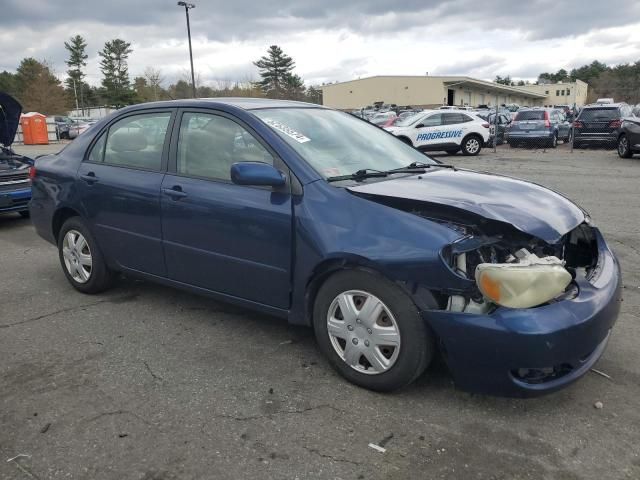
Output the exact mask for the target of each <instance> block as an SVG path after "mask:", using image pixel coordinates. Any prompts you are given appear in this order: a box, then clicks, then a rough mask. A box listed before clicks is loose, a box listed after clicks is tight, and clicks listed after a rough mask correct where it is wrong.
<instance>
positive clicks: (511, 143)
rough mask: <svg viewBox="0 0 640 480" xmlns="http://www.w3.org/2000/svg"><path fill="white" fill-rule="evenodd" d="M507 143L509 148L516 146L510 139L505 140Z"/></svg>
mask: <svg viewBox="0 0 640 480" xmlns="http://www.w3.org/2000/svg"><path fill="white" fill-rule="evenodd" d="M507 143H508V144H509V147H510V148H516V143H515V142H511V141H509V142H507Z"/></svg>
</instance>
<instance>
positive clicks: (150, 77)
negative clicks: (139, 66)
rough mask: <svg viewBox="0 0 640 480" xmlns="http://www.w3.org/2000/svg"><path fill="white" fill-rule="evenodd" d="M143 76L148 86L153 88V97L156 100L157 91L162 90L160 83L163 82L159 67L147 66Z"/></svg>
mask: <svg viewBox="0 0 640 480" xmlns="http://www.w3.org/2000/svg"><path fill="white" fill-rule="evenodd" d="M144 78H145V80H146V81H147V85H148V86H149V88H151V90H153V99H154V100H156V101H157V100H158V92H161V91H162V84H163V83H164V77H163V76H162V71H161V70H160V69H159V68H153V67H147V68H146V69H145V71H144Z"/></svg>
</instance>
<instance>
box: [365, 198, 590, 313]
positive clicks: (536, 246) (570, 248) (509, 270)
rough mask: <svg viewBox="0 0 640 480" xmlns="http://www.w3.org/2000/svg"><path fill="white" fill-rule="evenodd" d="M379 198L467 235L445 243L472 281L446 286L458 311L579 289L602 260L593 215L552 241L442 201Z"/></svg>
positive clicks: (543, 299) (523, 304)
mask: <svg viewBox="0 0 640 480" xmlns="http://www.w3.org/2000/svg"><path fill="white" fill-rule="evenodd" d="M369 198H370V199H372V200H374V201H378V202H380V203H384V204H387V205H388V206H392V207H394V208H399V209H402V210H404V211H407V212H408V213H412V214H414V215H417V216H420V217H422V218H425V219H428V220H431V221H433V222H436V223H439V224H441V225H444V226H446V227H448V228H451V229H453V230H455V231H456V232H458V233H460V234H461V235H463V237H462V238H461V239H460V240H458V241H457V242H455V243H453V244H451V245H449V246H448V247H446V248H445V249H444V250H443V252H442V256H443V260H444V261H445V262H447V264H448V265H449V267H450V268H451V269H452V270H453V271H454V272H455V274H456V275H458V276H460V277H463V278H465V279H467V280H470V281H472V282H473V283H470V285H473V286H472V287H471V288H469V290H468V291H465V292H460V293H458V292H456V293H455V294H451V292H449V293H447V292H442V293H443V294H444V298H446V306H445V305H443V306H442V307H443V308H445V309H447V310H450V311H455V312H466V313H477V314H483V313H488V312H490V311H492V310H493V309H495V308H496V307H497V306H500V305H501V306H506V307H509V308H533V307H536V306H540V305H545V304H547V303H550V302H553V301H557V300H559V299H561V298H571V296H575V295H576V294H577V286H576V285H575V282H573V280H574V279H575V278H576V275H583V276H585V277H586V278H587V279H588V278H589V277H590V276H591V275H593V274H594V272H595V270H596V269H597V262H598V246H597V240H596V236H595V233H594V231H593V227H592V226H590V225H589V224H588V219H587V220H586V221H585V222H584V223H582V224H580V225H578V226H577V227H576V228H574V229H573V230H571V231H569V232H568V233H566V234H565V235H563V236H562V237H561V238H560V239H559V240H558V241H557V242H555V243H548V242H546V241H544V240H542V239H540V238H537V237H535V236H532V235H530V234H528V233H526V232H523V231H521V230H518V229H517V228H515V227H514V226H513V225H511V224H509V223H506V222H501V221H497V220H492V219H487V218H484V217H482V216H479V215H476V214H473V213H470V212H467V211H464V210H461V209H459V208H448V207H446V206H443V205H432V204H429V203H427V202H415V201H414V202H408V201H402V200H400V201H399V200H398V199H391V198H385V197H377V198H374V197H369Z"/></svg>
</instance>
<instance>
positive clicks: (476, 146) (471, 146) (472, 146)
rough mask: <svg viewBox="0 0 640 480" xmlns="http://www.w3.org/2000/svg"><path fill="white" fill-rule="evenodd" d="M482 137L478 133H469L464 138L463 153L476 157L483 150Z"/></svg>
mask: <svg viewBox="0 0 640 480" xmlns="http://www.w3.org/2000/svg"><path fill="white" fill-rule="evenodd" d="M482 143H483V142H482V138H480V137H479V136H478V135H469V136H468V137H465V138H464V140H462V145H461V148H462V155H465V156H467V157H469V156H473V157H475V156H476V155H478V154H479V153H480V150H482Z"/></svg>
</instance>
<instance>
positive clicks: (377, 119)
mask: <svg viewBox="0 0 640 480" xmlns="http://www.w3.org/2000/svg"><path fill="white" fill-rule="evenodd" d="M396 118H398V116H397V115H396V114H395V112H391V111H389V112H383V113H377V114H375V115H374V116H373V117H371V118H370V119H369V121H370V122H371V123H373V124H374V125H377V126H378V127H382V126H384V125H387V124H390V122H393V121H394V120H395V119H396Z"/></svg>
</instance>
